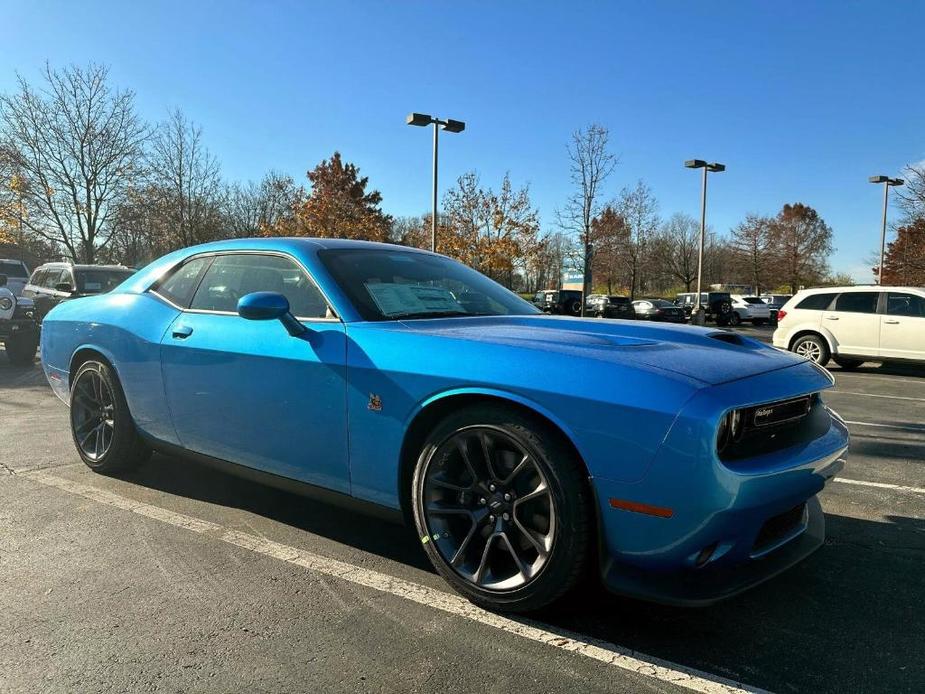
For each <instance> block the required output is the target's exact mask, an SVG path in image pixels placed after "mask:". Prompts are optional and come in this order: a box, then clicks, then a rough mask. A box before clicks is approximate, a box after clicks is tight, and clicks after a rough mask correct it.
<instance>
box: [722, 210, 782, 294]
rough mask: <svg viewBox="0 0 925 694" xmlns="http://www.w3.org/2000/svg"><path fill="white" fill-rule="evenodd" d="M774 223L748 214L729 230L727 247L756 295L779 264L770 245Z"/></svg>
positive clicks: (764, 286) (763, 217) (767, 283)
mask: <svg viewBox="0 0 925 694" xmlns="http://www.w3.org/2000/svg"><path fill="white" fill-rule="evenodd" d="M772 223H773V220H771V219H769V218H768V217H765V216H762V215H757V214H748V215H746V217H745V219H744V220H743V221H742V222H740V223H739V224H737V225H736V226H735V227H734V228H733V229H732V237H731V238H730V246H731V248H732V250H733V253H734V257H735V263H734V264H735V267H736V268H737V269H738V270H739V271H740V272H741V273H742V274H743V275H745V276H747V277H748V278H749V280H750V281H751V283H752V288H753V289H754V292H755V294H760V293H761V290H762V289H767V288H768V287H769V284H770V282H771V277H773V276H774V273H775V269H776V267H775V266H777V265H779V262H777V261H778V258H777V255H778V254H776V253H775V252H774V249H773V248H772V246H771V227H772Z"/></svg>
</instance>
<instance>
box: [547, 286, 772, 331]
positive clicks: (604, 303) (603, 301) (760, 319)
mask: <svg viewBox="0 0 925 694" xmlns="http://www.w3.org/2000/svg"><path fill="white" fill-rule="evenodd" d="M581 295H582V293H581V291H579V290H577V289H560V290H555V289H544V290H541V291H538V292H537V293H536V294H535V295H534V297H533V304H534V305H535V306H536V307H537V308H539V309H541V310H543V311H545V312H546V313H552V314H559V315H571V316H578V315H581ZM696 296H697V294H696V292H693V293H692V292H685V293H682V294H679V295H678V298H677V299H676V300H675V301H674V302H671V301H668V300H666V299H650V298H644V299H637V300H635V301H633V300H632V299H630V298H628V297H625V296H617V295H612V294H611V295H608V294H589V295H588V298H587V299H586V300H585V315H588V316H593V317H595V318H623V319H629V320H633V319H641V320H655V321H666V322H670V323H683V322H685V321H686V320H688V319H690V316H691V313H692V312H693V308H694V305H695V304H696V298H695V297H696ZM700 297H701V298H700V305H701V307H702V308H703V311H704V313H705V314H706V319H707V320H708V321H712V322H715V323H716V324H717V325H721V326H725V325H732V326H736V325H739V324H740V323H745V322H747V323H751V324H753V325H765V324H766V323H769V322H772V323H773V322H776V319H777V311H778V309H779V306H778V305H773V304H771V303H770V301H771V300H781V303H780V305H783V301H786V299H789V298H790V297H789V296H781V295H773V296H771V297H770V299H768V298H765V297H758V296H743V295H741V294H730V293H729V292H722V291H714V292H702V293H701V295H700Z"/></svg>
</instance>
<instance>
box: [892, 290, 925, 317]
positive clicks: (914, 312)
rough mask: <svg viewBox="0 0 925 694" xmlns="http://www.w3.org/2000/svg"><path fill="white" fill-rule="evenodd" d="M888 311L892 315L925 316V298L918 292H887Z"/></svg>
mask: <svg viewBox="0 0 925 694" xmlns="http://www.w3.org/2000/svg"><path fill="white" fill-rule="evenodd" d="M886 312H887V314H888V315H890V316H914V317H916V318H925V298H922V297H921V296H918V295H916V294H898V293H896V292H890V293H889V294H887V299H886Z"/></svg>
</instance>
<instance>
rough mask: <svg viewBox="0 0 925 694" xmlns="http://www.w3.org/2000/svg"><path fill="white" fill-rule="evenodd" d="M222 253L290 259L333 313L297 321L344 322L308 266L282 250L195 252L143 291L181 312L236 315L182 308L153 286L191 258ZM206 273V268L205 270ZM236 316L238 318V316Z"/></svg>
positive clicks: (235, 313)
mask: <svg viewBox="0 0 925 694" xmlns="http://www.w3.org/2000/svg"><path fill="white" fill-rule="evenodd" d="M223 255H270V256H277V257H279V258H285V259H287V260H291V261H292V262H293V263H295V265H296V267H298V268H299V269H300V270H301V271H302V272H304V273H305V276H306V277H308V281H309V282H311V283H312V285H314V287H315V289H317V290H318V293H319V294H321V297H322V298H323V299H324V303H325V304H326V305H327V307H328V310H329V311H331V313H333V314H334V317H333V318H327V317H324V318H310V317H305V316H296V317H295V319H296V320H297V321H299V322H300V323H343V322H344V321H343V319H342V318H341V317H340V316H338V315H337V311H336V310H335V309H334V304H332V303H331V300H330V299H329V298H328V295H327V294H325V293H324V290H323V289H322V288H321V287H320V286H319V285H318V283H317V282H316V281H315V278H314V276H313V275H312V273H310V272H309V271H308V268H306V267H305V265H303V264H302V263H301V262H300V261H299V259H298V258H296V257H295V256H292V255H290V254H289V253H284V252H283V251H268V250H253V251H248V250H243V249H235V250H229V251H206V252H204V253H197V254H195V255H191V256H189V257H188V258H184V259H183V262H181V263H179V264H177V265H175V266H173V267H172V268H170V270H169V271H168V272H165V273H163V274H162V275H161V276H160V277H159V278H158V279H157V280H155V281H154V282H153V283H152V285H151V286H150V287H148V288H147V289H146V290H145V293H146V294H153V295H154V296H156V297H157V298H158V299H160V300H161V301H163V302H165V303H166V304H168V305H169V306H172V307H173V308H175V309H177V310H178V311H182V312H183V313H197V314H202V315H209V314H211V315H216V316H238V313H237V312H236V311H211V310H209V309H203V308H189V307H187V308H184V307H182V306H179V305H177V304H175V303H174V302H172V301H171V300H170V299H168V298H167V297H166V296H164V295H163V294H161V293H159V292H158V291H157V289H156V288H155V285H159V284H160V283H161V281H162V280H164V279H165V278H166V277H168V276H172V275H173V273H174V272H176V271H177V270H179V269H180V268H181V267H183V266H184V265H186V264H187V263H189V262H191V261H193V260H196V259H197V258H209V257H212V258H214V257H218V256H223ZM206 273H208V270H206ZM204 279H205V275H203V276H202V279H201V280H200V284H201V283H202V280H204ZM197 291H199V285H197V286H196V289H195V291H193V296H192V297H190V301H192V300H193V299H194V298H195V296H196V292H197ZM238 317H239V318H240V316H238Z"/></svg>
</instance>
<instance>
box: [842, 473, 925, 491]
mask: <svg viewBox="0 0 925 694" xmlns="http://www.w3.org/2000/svg"><path fill="white" fill-rule="evenodd" d="M835 481H836V482H842V483H844V484H857V485H860V486H862V487H876V488H877V489H892V490H893V491H898V492H912V493H913V494H925V489H923V488H922V487H906V486H903V485H901V484H887V483H886V482H868V481H866V480H852V479H845V478H844V477H836V478H835Z"/></svg>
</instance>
